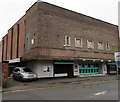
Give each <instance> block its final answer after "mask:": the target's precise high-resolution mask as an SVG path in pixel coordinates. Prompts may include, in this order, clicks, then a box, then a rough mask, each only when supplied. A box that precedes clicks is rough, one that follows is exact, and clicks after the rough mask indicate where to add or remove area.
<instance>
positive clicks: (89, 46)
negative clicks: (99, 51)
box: [87, 40, 94, 49]
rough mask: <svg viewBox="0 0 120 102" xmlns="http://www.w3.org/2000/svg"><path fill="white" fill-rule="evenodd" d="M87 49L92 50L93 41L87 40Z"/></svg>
mask: <svg viewBox="0 0 120 102" xmlns="http://www.w3.org/2000/svg"><path fill="white" fill-rule="evenodd" d="M87 47H88V48H92V49H94V41H92V40H87Z"/></svg>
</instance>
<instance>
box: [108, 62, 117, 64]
mask: <svg viewBox="0 0 120 102" xmlns="http://www.w3.org/2000/svg"><path fill="white" fill-rule="evenodd" d="M108 65H116V63H115V62H112V63H108Z"/></svg>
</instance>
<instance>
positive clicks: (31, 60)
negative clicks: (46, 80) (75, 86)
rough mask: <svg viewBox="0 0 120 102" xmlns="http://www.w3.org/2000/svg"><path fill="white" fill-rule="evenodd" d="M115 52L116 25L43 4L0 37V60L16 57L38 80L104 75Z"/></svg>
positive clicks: (116, 40) (116, 47) (38, 3)
mask: <svg viewBox="0 0 120 102" xmlns="http://www.w3.org/2000/svg"><path fill="white" fill-rule="evenodd" d="M117 51H118V26H116V25H112V24H109V23H107V22H103V21H101V20H98V19H95V18H92V17H88V16H85V15H83V14H79V13H76V12H73V11H70V10H67V9H64V8H60V7H58V6H55V5H52V4H48V3H46V2H36V3H35V4H33V6H31V7H30V8H29V9H28V10H27V11H26V14H25V16H24V17H23V18H22V19H20V20H19V21H18V22H17V23H16V24H15V25H14V26H13V27H12V28H11V29H10V30H9V31H8V34H7V35H6V36H5V37H4V38H3V60H9V61H11V62H12V61H13V62H14V61H15V59H16V58H20V62H22V63H23V64H22V65H24V66H26V67H30V68H32V69H33V71H34V72H35V73H36V74H37V76H38V78H41V77H57V76H68V77H73V76H78V75H91V74H107V70H108V69H109V68H110V67H111V63H112V64H113V63H114V52H117ZM11 59H12V60H11ZM13 59H14V60H13ZM112 67H115V65H114V64H113V65H112Z"/></svg>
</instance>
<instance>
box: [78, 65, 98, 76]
mask: <svg viewBox="0 0 120 102" xmlns="http://www.w3.org/2000/svg"><path fill="white" fill-rule="evenodd" d="M79 74H80V75H93V74H99V64H98V63H80V64H79Z"/></svg>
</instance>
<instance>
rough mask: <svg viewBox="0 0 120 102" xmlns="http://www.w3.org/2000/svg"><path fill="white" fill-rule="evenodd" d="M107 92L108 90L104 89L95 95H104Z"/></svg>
mask: <svg viewBox="0 0 120 102" xmlns="http://www.w3.org/2000/svg"><path fill="white" fill-rule="evenodd" d="M106 93H107V90H105V91H102V92H98V93H95V94H94V96H98V95H104V94H106Z"/></svg>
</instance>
